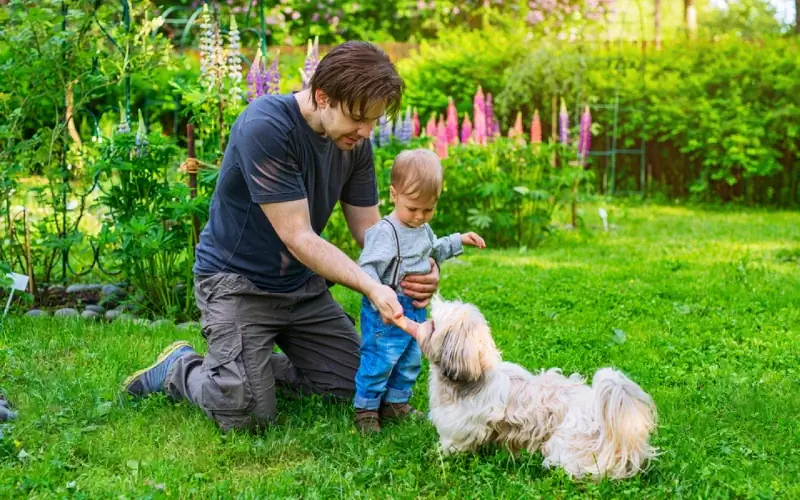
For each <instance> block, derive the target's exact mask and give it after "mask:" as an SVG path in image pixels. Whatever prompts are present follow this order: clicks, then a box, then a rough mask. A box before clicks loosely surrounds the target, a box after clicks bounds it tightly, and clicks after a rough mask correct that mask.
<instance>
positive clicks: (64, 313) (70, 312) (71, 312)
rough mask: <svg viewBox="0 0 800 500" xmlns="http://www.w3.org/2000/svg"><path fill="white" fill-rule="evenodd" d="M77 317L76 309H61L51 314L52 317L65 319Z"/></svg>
mask: <svg viewBox="0 0 800 500" xmlns="http://www.w3.org/2000/svg"><path fill="white" fill-rule="evenodd" d="M77 315H78V310H77V309H73V308H71V307H63V308H61V309H59V310H58V311H56V312H54V313H53V316H56V317H61V318H66V317H70V316H77Z"/></svg>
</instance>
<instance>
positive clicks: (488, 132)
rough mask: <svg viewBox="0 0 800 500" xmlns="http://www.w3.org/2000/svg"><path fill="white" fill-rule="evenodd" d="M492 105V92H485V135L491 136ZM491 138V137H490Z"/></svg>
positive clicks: (492, 122) (492, 127) (493, 120)
mask: <svg viewBox="0 0 800 500" xmlns="http://www.w3.org/2000/svg"><path fill="white" fill-rule="evenodd" d="M495 121H497V120H495V117H494V105H493V103H492V93H491V92H489V93H487V94H486V135H487V136H488V137H489V138H491V137H493V136H494V122H495ZM490 140H491V139H490Z"/></svg>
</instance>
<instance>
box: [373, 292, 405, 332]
mask: <svg viewBox="0 0 800 500" xmlns="http://www.w3.org/2000/svg"><path fill="white" fill-rule="evenodd" d="M367 298H369V301H370V302H372V303H373V304H375V307H377V308H378V312H380V313H381V316H383V322H384V323H393V324H394V325H396V326H398V327H400V328H401V329H403V330H405V329H406V325H405V321H406V317H405V316H403V306H401V305H400V302H399V301H398V300H397V292H395V291H394V290H392V288H391V287H388V286H386V285H380V284H379V285H378V286H376V287H375V288H373V289H371V290H370V292H369V294H368V295H367Z"/></svg>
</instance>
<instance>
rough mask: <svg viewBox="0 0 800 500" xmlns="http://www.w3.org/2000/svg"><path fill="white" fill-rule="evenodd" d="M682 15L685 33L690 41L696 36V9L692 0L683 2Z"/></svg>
mask: <svg viewBox="0 0 800 500" xmlns="http://www.w3.org/2000/svg"><path fill="white" fill-rule="evenodd" d="M683 13H684V19H685V20H686V33H687V35H688V36H689V38H690V39H694V38H695V37H696V36H697V9H696V8H695V5H694V0H683Z"/></svg>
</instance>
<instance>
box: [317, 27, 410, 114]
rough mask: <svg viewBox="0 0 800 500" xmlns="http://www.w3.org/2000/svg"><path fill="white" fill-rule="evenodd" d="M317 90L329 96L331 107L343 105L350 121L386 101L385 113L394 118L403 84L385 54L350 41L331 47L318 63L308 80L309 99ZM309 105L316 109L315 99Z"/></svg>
mask: <svg viewBox="0 0 800 500" xmlns="http://www.w3.org/2000/svg"><path fill="white" fill-rule="evenodd" d="M317 89H321V90H322V91H323V92H325V93H326V94H327V95H328V98H329V99H330V100H331V105H333V106H336V105H337V104H339V103H342V108H343V109H346V110H347V112H348V113H349V114H350V116H351V117H352V118H353V119H355V120H361V119H363V118H364V117H365V115H366V113H367V108H368V107H369V106H371V105H373V104H375V103H377V102H385V103H386V114H387V115H388V116H389V117H394V116H395V115H396V114H397V111H398V110H399V109H400V103H401V99H402V97H403V91H404V90H405V83H404V82H403V79H402V78H400V75H398V74H397V70H396V69H395V67H394V64H393V63H392V61H391V60H390V59H389V56H387V55H386V53H385V52H383V51H382V50H381V49H379V48H378V47H376V46H375V45H373V44H371V43H369V42H360V41H350V42H345V43H343V44H341V45H338V46H336V47H334V49H333V50H331V51H330V52H328V54H327V55H325V57H323V58H322V60H321V61H320V62H319V66H317V69H316V71H314V76H312V77H311V95H312V96H313V95H315V94H316V93H317ZM312 102H313V103H314V107H315V108H316V106H317V101H316V99H313V98H312Z"/></svg>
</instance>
